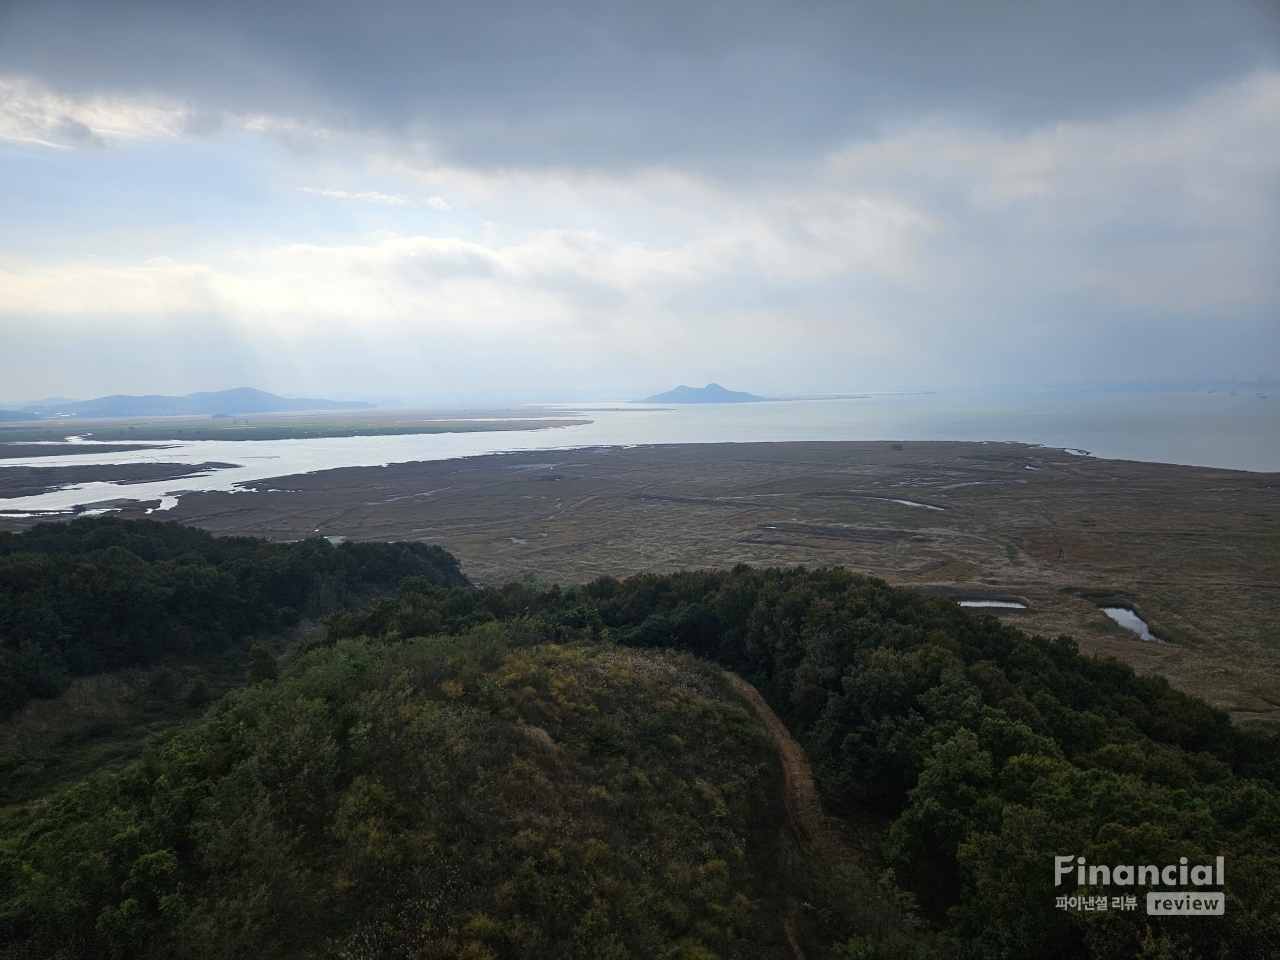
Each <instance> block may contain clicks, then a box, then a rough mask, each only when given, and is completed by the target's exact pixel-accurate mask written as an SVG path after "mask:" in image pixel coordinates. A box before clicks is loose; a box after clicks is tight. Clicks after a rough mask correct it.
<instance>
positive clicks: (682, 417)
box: [0, 390, 1280, 514]
mask: <svg viewBox="0 0 1280 960" xmlns="http://www.w3.org/2000/svg"><path fill="white" fill-rule="evenodd" d="M555 412H556V413H557V414H567V413H580V414H581V415H583V416H585V417H589V418H590V419H591V423H588V424H584V425H582V426H575V427H559V428H553V429H546V430H529V431H504V432H493V433H455V434H430V435H418V436H386V437H332V438H327V439H318V440H317V439H311V440H253V441H248V440H200V441H181V442H174V443H172V444H168V445H166V447H165V449H150V450H137V451H126V452H123V453H121V452H115V453H95V452H93V444H91V443H90V444H85V445H84V452H81V453H77V454H75V455H74V456H60V457H57V458H52V457H40V458H31V459H14V460H6V461H4V466H55V465H81V464H116V463H180V464H195V463H207V462H214V461H216V462H221V463H232V464H236V466H234V467H231V468H227V469H220V470H216V471H212V472H210V473H208V474H206V475H203V476H191V477H183V478H181V479H178V480H166V481H157V482H151V483H137V484H115V483H85V484H77V485H75V486H72V487H68V488H66V489H62V490H57V491H53V492H51V493H45V494H40V495H37V496H32V497H18V498H12V499H8V500H3V501H0V512H3V513H7V514H13V513H41V512H45V511H65V510H69V509H71V508H72V507H74V506H77V505H82V506H83V505H93V504H98V505H102V504H106V503H109V502H111V501H117V500H131V501H151V500H161V501H162V502H161V505H160V509H165V508H170V507H172V506H173V505H174V504H175V503H176V500H175V499H174V498H176V497H179V496H181V495H182V494H183V493H187V492H191V491H197V490H223V491H242V487H243V485H244V484H246V483H250V482H253V481H259V480H264V479H269V478H273V477H284V476H289V475H292V474H297V473H311V472H314V471H317V470H327V469H332V468H335V467H360V466H380V465H383V464H390V463H406V462H410V461H415V460H444V459H452V458H457V457H469V456H477V455H480V454H489V453H502V452H515V451H531V450H548V451H554V450H566V449H572V448H575V447H594V446H615V445H623V446H627V445H637V444H668V443H722V442H737V443H744V442H752V441H756V442H760V441H788V440H883V441H895V440H907V441H911V440H971V441H983V440H985V441H1020V442H1023V443H1034V444H1041V445H1043V446H1046V447H1052V448H1057V449H1062V450H1064V451H1065V450H1071V451H1074V452H1073V453H1070V454H1068V453H1064V454H1063V455H1064V456H1075V455H1080V453H1081V452H1082V451H1088V452H1089V453H1090V454H1092V455H1093V456H1096V457H1103V458H1110V459H1126V460H1144V461H1151V462H1160V463H1179V464H1189V465H1195V466H1210V467H1225V468H1228V469H1235V470H1253V471H1266V472H1273V471H1274V472H1280V404H1278V403H1277V402H1276V400H1274V399H1271V398H1270V397H1268V398H1263V397H1260V396H1257V395H1256V394H1255V393H1254V392H1252V391H1241V392H1240V395H1238V396H1237V395H1231V394H1229V393H1227V392H1224V391H1219V392H1216V393H1207V392H1203V391H1201V392H1192V391H1190V390H1186V391H1151V392H1137V391H1133V392H1103V391H1095V392H1084V391H1080V392H1063V391H1057V392H1054V391H1045V392H1038V393H1021V394H1017V393H1002V394H985V395H984V394H960V393H955V394H946V393H938V394H926V395H907V396H872V397H866V398H860V399H849V400H804V401H785V402H784V401H778V402H768V403H749V404H699V405H687V406H656V405H649V404H638V403H596V404H564V405H556V407H555ZM0 469H3V466H0ZM244 495H245V496H251V495H252V494H251V493H250V492H244ZM922 506H924V505H923V504H922Z"/></svg>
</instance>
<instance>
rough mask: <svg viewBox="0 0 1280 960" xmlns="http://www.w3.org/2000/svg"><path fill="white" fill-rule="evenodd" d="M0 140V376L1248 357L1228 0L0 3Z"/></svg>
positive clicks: (1278, 246)
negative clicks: (1045, 0)
mask: <svg viewBox="0 0 1280 960" xmlns="http://www.w3.org/2000/svg"><path fill="white" fill-rule="evenodd" d="M0 171H2V173H0V203H2V204H3V209H4V210H5V214H4V216H3V217H0V344H2V346H3V349H2V350H0V381H2V382H3V393H4V394H6V395H7V396H8V397H9V398H10V401H12V400H15V399H16V400H21V399H23V398H35V399H43V398H45V397H50V396H64V397H78V398H86V399H87V398H95V397H99V396H104V395H109V394H117V393H123V394H133V395H140V394H169V395H182V394H186V393H191V392H195V391H215V390H223V389H228V388H232V387H238V386H253V387H256V388H258V389H262V390H267V391H270V392H274V393H279V394H281V395H294V396H307V397H325V398H334V399H365V398H374V397H383V398H391V397H395V398H399V397H402V396H409V397H415V398H418V399H420V400H421V399H425V398H440V399H437V400H435V401H433V402H444V398H458V399H459V401H460V402H479V401H477V400H466V399H463V398H480V397H492V398H494V401H495V402H504V401H505V402H521V400H520V398H521V397H525V398H540V399H545V400H550V399H553V397H552V396H551V395H552V394H556V393H559V394H561V396H558V397H555V399H565V400H574V399H592V398H597V399H604V398H606V397H608V395H612V397H609V398H612V399H625V398H632V397H642V396H646V395H650V394H652V393H656V392H660V391H663V390H667V389H670V388H671V387H674V386H675V385H677V384H680V383H684V384H689V385H692V386H701V385H702V384H705V383H707V382H709V381H715V382H718V383H720V384H723V385H724V386H726V387H728V388H729V389H733V390H743V391H748V392H751V393H756V394H761V395H767V396H795V395H819V394H848V393H862V392H893V391H916V390H971V389H982V388H996V387H1000V388H1008V389H1021V388H1035V387H1040V386H1047V385H1053V386H1067V385H1098V384H1108V383H1110V384H1114V385H1117V386H1121V385H1124V384H1131V383H1135V382H1137V383H1142V382H1145V381H1178V382H1192V381H1196V380H1199V381H1201V382H1206V381H1218V382H1229V381H1230V380H1231V378H1232V377H1235V378H1236V379H1237V380H1238V381H1240V382H1249V381H1253V380H1255V379H1256V378H1258V377H1259V376H1261V375H1269V376H1273V377H1274V376H1275V375H1277V374H1278V373H1280V270H1277V269H1276V265H1277V263H1280V205H1278V202H1277V198H1278V197H1280V11H1278V10H1277V8H1276V7H1275V5H1274V4H1270V3H1266V2H1261V0H1258V2H1255V0H1230V2H1225V3H1208V2H1202V0H1189V2H1187V3H1183V4H1180V5H1178V6H1176V7H1174V8H1170V7H1169V6H1168V5H1166V4H1157V3H1155V2H1152V0H1141V2H1132V3H1126V4H1122V5H1115V4H1102V3H1075V4H1063V3H1053V4H1032V5H1027V4H1014V3H1005V2H988V3H977V4H967V5H963V6H957V5H952V4H944V3H941V2H937V0H915V2H910V3H898V4H874V3H862V4H850V5H843V6H828V5H823V4H805V5H799V6H797V5H790V4H787V5H784V4H780V3H776V2H773V0H751V2H745V3H742V4H738V5H735V6H733V7H723V6H720V5H712V4H694V5H688V4H681V5H677V4H657V5H651V6H649V7H646V8H643V9H640V8H634V7H631V6H628V5H624V4H611V3H604V4H591V5H579V4H576V3H571V2H555V3H540V4H537V5H521V4H512V3H506V2H490V3H483V4H476V5H468V6H467V7H465V8H460V7H456V6H450V5H440V4H427V5H412V4H408V3H405V2H402V0H379V2H376V3H372V4H366V5H361V7H360V8H358V9H355V8H349V7H346V6H343V5H338V4H333V5H325V4H319V5H317V4H306V5H303V4H298V3H296V2H292V0H290V2H282V3H273V4H269V5H266V6H263V5H260V4H248V3H243V2H239V0H236V2H223V3H213V4H200V5H194V4H177V5H175V4H158V3H151V2H128V3H113V4H110V5H107V6H103V5H94V4H83V3H67V2H55V3H49V4H40V5H36V4H22V3H17V4H7V5H5V6H4V7H3V8H2V9H0ZM566 393H570V394H575V396H564V395H563V394H566ZM10 401H6V402H10ZM535 402H536V401H535Z"/></svg>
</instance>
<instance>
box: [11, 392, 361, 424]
mask: <svg viewBox="0 0 1280 960" xmlns="http://www.w3.org/2000/svg"><path fill="white" fill-rule="evenodd" d="M373 406H374V405H373V404H372V403H359V402H357V401H346V402H341V401H337V400H312V399H306V398H303V399H296V400H290V399H288V398H286V397H277V396H276V395H275V394H274V393H267V392H266V391H264V390H254V389H252V388H251V387H239V388H237V389H235V390H219V391H217V392H216V393H189V394H187V395H186V396H185V397H161V396H154V395H151V396H145V397H129V396H124V395H122V394H116V395H114V396H110V397H99V398H98V399H97V400H81V401H78V402H71V403H57V404H44V403H41V404H36V405H33V406H29V407H27V408H26V411H25V412H27V413H32V414H35V415H37V416H39V417H56V416H64V417H66V416H72V417H84V418H86V419H88V418H93V417H178V416H201V415H204V414H219V413H222V414H227V415H228V416H236V415H239V414H245V413H292V412H294V411H298V410H371V409H373Z"/></svg>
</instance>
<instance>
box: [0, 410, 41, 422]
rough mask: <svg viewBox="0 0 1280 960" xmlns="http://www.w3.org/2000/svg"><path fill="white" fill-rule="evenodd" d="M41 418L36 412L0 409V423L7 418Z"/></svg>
mask: <svg viewBox="0 0 1280 960" xmlns="http://www.w3.org/2000/svg"><path fill="white" fill-rule="evenodd" d="M38 419H40V418H39V417H37V416H36V415H35V414H34V413H27V411H25V410H0V423H3V422H4V421H6V420H38Z"/></svg>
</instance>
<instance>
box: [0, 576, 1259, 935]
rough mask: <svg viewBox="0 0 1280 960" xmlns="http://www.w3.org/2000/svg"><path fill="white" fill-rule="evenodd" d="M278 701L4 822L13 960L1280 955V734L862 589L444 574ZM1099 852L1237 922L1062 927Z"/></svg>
mask: <svg viewBox="0 0 1280 960" xmlns="http://www.w3.org/2000/svg"><path fill="white" fill-rule="evenodd" d="M113 556H114V555H113ZM109 561H110V557H105V558H104V559H103V562H104V563H107V562H109ZM250 579H252V578H250ZM717 665H718V666H717ZM721 667H724V668H728V669H730V670H733V671H735V672H737V673H738V674H740V675H741V676H743V677H745V678H746V679H748V680H749V681H750V682H751V683H753V684H755V686H756V687H757V688H758V689H759V690H760V691H761V692H762V693H763V694H764V696H765V697H766V698H767V700H768V701H769V703H770V704H771V705H772V708H773V709H774V710H775V711H776V712H777V714H779V715H780V716H781V717H782V718H783V720H784V721H785V722H786V724H787V726H788V727H789V728H790V730H791V731H792V732H793V733H794V734H795V736H796V737H797V738H798V739H799V740H800V741H801V743H802V744H803V745H804V747H805V748H806V750H807V752H808V755H809V757H810V759H811V760H812V763H813V766H814V770H815V773H816V774H817V777H818V781H819V785H820V787H821V789H822V792H823V797H824V800H825V803H826V805H827V807H828V809H829V810H831V811H833V812H834V813H836V814H838V815H839V816H840V817H841V818H843V820H844V822H845V823H846V824H847V825H848V828H849V834H850V835H851V836H854V837H857V838H859V839H860V840H861V843H862V846H863V852H864V854H865V861H864V862H862V863H860V864H859V863H853V864H850V863H847V862H845V863H833V862H829V861H828V862H822V861H820V860H818V859H806V857H805V856H803V855H802V854H803V851H802V850H798V849H797V846H796V844H795V843H793V842H792V841H791V840H789V839H788V838H789V831H788V830H786V829H783V822H782V820H781V817H782V813H781V797H780V793H781V785H780V783H779V782H778V775H779V774H778V766H777V760H776V753H775V751H774V748H773V747H772V746H771V745H770V744H769V743H768V742H767V740H766V739H765V735H764V733H763V731H762V728H761V726H760V724H759V723H758V722H757V721H756V719H755V718H754V717H753V716H752V715H751V714H750V713H748V712H747V710H745V709H744V707H743V706H742V702H741V701H740V700H739V699H738V698H737V696H735V695H734V693H733V692H732V689H731V687H730V686H729V685H728V684H727V682H726V680H725V677H724V675H723V674H722V673H721V672H720V668H721ZM250 679H251V682H250V684H249V685H248V686H245V687H242V688H240V689H237V690H236V691H234V692H232V693H230V694H229V695H228V696H226V697H225V698H223V699H222V700H221V701H219V702H218V703H217V704H216V705H215V706H214V707H213V709H212V710H211V711H210V713H209V714H208V715H207V716H206V717H205V718H204V719H203V720H201V721H200V722H199V723H196V724H194V725H188V726H186V727H184V728H182V729H181V730H180V732H178V733H177V734H176V735H175V736H172V737H170V738H168V739H165V740H164V741H163V742H157V743H154V744H153V745H152V746H151V747H150V748H149V749H148V750H147V752H146V753H145V754H144V756H143V757H142V759H141V760H140V761H138V762H136V763H134V764H132V765H130V766H128V767H126V768H124V769H123V770H114V771H102V772H99V773H97V774H93V775H91V776H89V777H87V778H86V779H84V781H83V782H81V783H79V784H77V785H75V786H72V787H70V788H69V789H65V790H62V791H61V792H59V793H57V794H55V795H53V796H50V797H47V798H45V799H41V800H39V801H35V802H29V803H25V804H21V805H14V806H11V807H9V808H8V809H7V810H6V811H5V812H4V819H3V822H2V823H0V943H3V944H8V946H6V947H0V958H2V957H15V958H16V957H36V956H41V957H43V956H52V955H60V956H67V957H77V956H104V955H117V956H131V957H132V956H141V957H146V956H193V957H195V956H201V957H205V956H207V957H234V956H254V957H258V956H279V957H308V956H348V957H382V956H388V957H391V956H422V957H459V958H462V957H524V956H531V957H532V956H539V957H542V956H556V957H559V956H567V957H572V956H582V957H618V958H621V957H637V958H638V957H687V958H694V957H698V958H706V957H736V956H743V957H746V956H762V957H769V956H778V957H785V956H793V955H794V948H793V944H794V946H796V947H799V948H800V950H801V952H802V953H803V954H804V955H805V956H809V957H813V956H826V957H833V958H834V957H840V958H856V960H905V958H907V957H917V958H922V957H927V956H934V955H942V956H952V957H956V958H965V960H967V958H974V960H977V958H983V960H987V958H990V960H995V958H1008V960H1015V958H1023V957H1044V958H1064V960H1065V958H1081V960H1084V958H1104V960H1113V958H1114V960H1121V958H1132V957H1143V958H1152V960H1154V958H1215V960H1219V958H1220V960H1227V958H1233V960H1234V958H1238V960H1253V958H1258V957H1268V956H1276V955H1280V920H1277V917H1280V787H1278V785H1277V784H1278V782H1280V744H1278V742H1277V740H1276V739H1275V738H1274V737H1267V736H1264V735H1260V734H1257V733H1251V732H1248V731H1242V730H1240V729H1238V728H1236V727H1233V726H1232V725H1231V723H1230V722H1229V721H1228V720H1227V718H1226V716H1225V715H1224V714H1222V713H1220V712H1218V711H1216V710H1213V709H1211V708H1210V707H1209V706H1207V705H1206V704H1205V703H1203V702H1202V701H1200V700H1197V699H1195V698H1192V697H1189V696H1186V695H1184V694H1181V693H1179V692H1177V691H1175V690H1172V689H1171V688H1170V687H1169V685H1168V684H1167V683H1165V682H1164V681H1163V680H1161V679H1160V678H1157V677H1139V676H1136V675H1135V674H1134V673H1133V671H1132V670H1131V669H1130V668H1128V667H1127V666H1125V665H1123V664H1121V663H1119V662H1118V661H1115V660H1105V659H1097V658H1090V657H1083V656H1081V655H1080V654H1079V652H1078V650H1077V648H1076V646H1075V644H1074V643H1073V642H1072V641H1071V640H1070V639H1069V638H1065V637H1061V638H1057V639H1045V638H1041V637H1033V636H1028V635H1027V634H1025V633H1023V632H1021V631H1018V630H1015V629H1012V628H1010V627H1007V626H1004V625H1003V624H1002V623H1001V622H1000V621H999V620H997V619H996V618H994V617H991V616H981V615H979V616H975V615H972V614H970V613H968V612H967V611H964V610H962V609H960V608H959V607H958V606H957V605H956V604H955V603H953V602H952V601H949V600H945V599H941V598H926V597H922V596H920V595H918V594H916V593H914V592H912V591H909V590H902V589H895V588H891V587H889V586H888V585H886V584H884V583H883V582H881V581H877V580H874V579H869V578H865V577H860V576H855V575H853V574H850V573H848V572H846V571H843V570H839V569H825V570H813V571H806V570H803V569H791V570H776V569H774V570H756V569H751V568H748V567H745V566H740V567H737V568H735V569H734V570H731V571H692V572H685V573H679V574H672V575H667V576H640V577H634V578H631V579H628V580H625V581H617V580H613V579H608V578H605V579H600V580H596V581H594V582H592V583H590V584H587V585H586V586H584V587H574V588H571V589H567V590H562V589H560V588H559V587H555V586H553V587H550V588H546V586H545V585H538V584H537V583H536V582H533V581H530V582H528V583H521V584H509V585H507V586H505V587H502V588H497V589H492V588H488V589H483V590H476V589H473V588H470V587H465V586H455V587H449V586H446V585H442V584H440V583H438V582H437V583H433V582H431V581H430V580H429V579H427V578H426V577H422V576H410V577H406V578H405V579H404V580H402V581H401V583H400V585H399V587H398V589H397V591H396V593H395V595H394V596H391V597H387V598H385V599H383V600H381V601H380V602H378V603H377V604H375V605H373V606H371V607H368V608H366V609H363V610H358V611H346V612H339V613H335V614H333V615H331V616H329V617H328V618H327V631H326V632H323V633H313V634H311V635H309V637H307V638H303V639H300V640H298V641H297V642H296V643H295V645H294V646H293V647H292V648H291V652H289V653H288V654H287V655H286V656H285V657H284V658H283V659H282V660H280V659H277V658H275V657H273V656H271V655H270V654H268V653H267V652H266V651H265V650H261V649H259V650H258V652H257V653H256V654H255V657H254V660H253V663H252V664H251V667H250ZM51 703H52V701H51ZM788 769H790V768H788ZM1065 855H1071V856H1083V857H1085V858H1086V859H1087V860H1088V861H1089V862H1090V863H1094V864H1122V863H1125V864H1176V863H1178V862H1179V858H1181V857H1186V858H1188V861H1189V862H1190V863H1191V864H1193V865H1194V864H1203V863H1213V862H1214V859H1215V858H1216V857H1218V856H1223V857H1225V858H1226V863H1227V883H1226V888H1225V889H1226V901H1227V907H1226V913H1225V915H1224V916H1223V917H1219V918H1201V917H1149V916H1147V915H1146V914H1145V911H1144V910H1143V909H1141V908H1139V909H1138V910H1137V911H1134V912H1124V911H1117V910H1110V911H1106V912H1101V913H1098V912H1089V913H1085V912H1080V911H1067V910H1062V909H1058V908H1056V907H1055V899H1056V897H1057V896H1058V895H1060V894H1062V893H1064V892H1067V893H1075V892H1076V890H1075V888H1074V885H1072V886H1071V888H1070V889H1068V890H1065V891H1064V889H1062V888H1055V886H1054V883H1053V879H1054V874H1053V857H1054V856H1065ZM877 877H878V878H879V879H875V878H877ZM1147 889H1148V888H1146V887H1129V888H1128V889H1118V888H1117V887H1111V888H1109V889H1102V888H1099V889H1096V890H1085V891H1083V892H1085V893H1107V894H1117V893H1119V894H1125V893H1132V894H1136V895H1137V896H1138V897H1139V898H1140V899H1144V895H1145V892H1146V890H1147ZM917 904H918V905H919V907H918V908H917V906H916V905H917ZM917 916H920V917H923V918H924V919H923V921H922V920H917V919H916V917H917ZM922 923H923V924H925V926H926V927H927V929H926V928H924V927H922V925H921V924H922ZM6 951H7V952H6Z"/></svg>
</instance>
